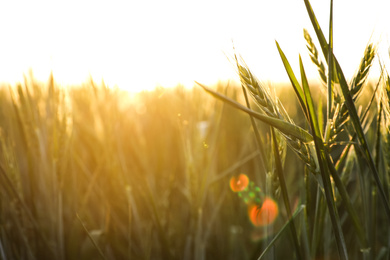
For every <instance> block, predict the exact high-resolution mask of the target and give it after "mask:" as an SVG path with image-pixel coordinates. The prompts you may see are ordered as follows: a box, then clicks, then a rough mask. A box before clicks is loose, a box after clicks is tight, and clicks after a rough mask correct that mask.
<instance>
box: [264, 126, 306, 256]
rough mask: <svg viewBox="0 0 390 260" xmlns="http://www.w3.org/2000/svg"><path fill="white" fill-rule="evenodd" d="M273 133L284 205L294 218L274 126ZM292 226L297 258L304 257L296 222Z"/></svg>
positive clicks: (289, 214)
mask: <svg viewBox="0 0 390 260" xmlns="http://www.w3.org/2000/svg"><path fill="white" fill-rule="evenodd" d="M271 133H272V143H273V151H274V158H275V169H276V174H277V175H278V178H279V183H280V188H281V191H282V196H283V201H284V206H285V207H286V211H287V215H288V218H289V219H292V218H293V217H292V212H291V205H290V199H289V197H288V193H287V185H286V180H285V179H284V174H283V167H282V162H281V160H280V155H279V148H278V142H277V141H276V137H275V131H274V129H273V128H271ZM290 227H291V233H292V237H293V240H294V246H295V250H296V254H297V258H298V259H302V253H301V248H300V246H299V242H298V240H299V238H298V235H297V230H296V228H295V225H294V222H291V225H290Z"/></svg>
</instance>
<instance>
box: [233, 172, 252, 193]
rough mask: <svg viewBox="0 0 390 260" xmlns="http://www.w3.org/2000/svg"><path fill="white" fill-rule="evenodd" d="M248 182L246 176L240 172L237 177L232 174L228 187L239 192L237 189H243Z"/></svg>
mask: <svg viewBox="0 0 390 260" xmlns="http://www.w3.org/2000/svg"><path fill="white" fill-rule="evenodd" d="M248 184H249V179H248V176H246V175H245V174H243V173H241V174H240V175H238V176H237V177H236V176H233V177H232V178H231V179H230V188H231V189H232V191H234V192H239V191H243V190H245V189H246V188H247V187H248Z"/></svg>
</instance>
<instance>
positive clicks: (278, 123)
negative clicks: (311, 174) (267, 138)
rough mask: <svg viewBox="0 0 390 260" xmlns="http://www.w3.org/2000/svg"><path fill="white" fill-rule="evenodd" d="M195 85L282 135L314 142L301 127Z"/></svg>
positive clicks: (203, 86)
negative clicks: (275, 129) (273, 128)
mask: <svg viewBox="0 0 390 260" xmlns="http://www.w3.org/2000/svg"><path fill="white" fill-rule="evenodd" d="M195 83H196V84H198V85H199V86H201V87H202V88H203V89H204V90H206V91H207V92H208V93H210V94H211V95H213V96H214V97H216V98H218V99H220V100H222V101H223V102H225V103H227V104H229V105H231V106H233V107H235V108H237V109H239V110H241V111H243V112H245V113H247V114H249V115H251V116H253V117H254V118H257V119H259V120H261V121H263V122H264V123H266V124H269V125H270V126H273V127H275V128H277V129H278V130H279V131H281V132H282V133H284V134H286V135H290V136H293V137H295V138H297V139H299V140H301V141H302V142H305V143H309V142H312V141H313V136H312V135H311V134H310V133H308V132H307V131H305V130H303V129H302V128H300V127H299V126H296V125H293V124H291V123H289V122H286V121H283V120H280V119H277V118H273V117H269V116H266V115H263V114H260V113H257V112H255V111H253V110H250V109H248V108H247V107H245V106H243V105H241V104H240V103H237V102H236V101H234V100H232V99H230V98H228V97H225V96H223V95H221V94H219V93H217V92H215V91H214V90H211V89H210V88H208V87H206V86H205V85H203V84H201V83H199V82H196V81H195Z"/></svg>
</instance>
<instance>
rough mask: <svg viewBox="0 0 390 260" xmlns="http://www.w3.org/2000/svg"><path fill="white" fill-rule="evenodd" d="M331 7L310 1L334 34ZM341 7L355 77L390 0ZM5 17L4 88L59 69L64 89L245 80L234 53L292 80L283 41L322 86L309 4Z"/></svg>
mask: <svg viewBox="0 0 390 260" xmlns="http://www.w3.org/2000/svg"><path fill="white" fill-rule="evenodd" d="M325 2H326V3H325ZM325 2H324V1H319V0H312V1H311V3H312V6H313V9H314V10H315V12H316V15H317V16H318V20H319V22H320V24H321V25H322V26H323V30H324V33H325V35H327V23H328V15H329V14H328V12H329V11H328V8H329V3H327V2H328V1H325ZM352 4H353V6H354V12H350V10H351V5H352ZM21 6H23V7H21ZM378 7H380V8H378ZM334 8H335V15H334V16H335V18H334V26H335V29H334V36H335V43H334V44H335V48H334V49H335V54H336V55H338V56H339V57H340V58H339V61H340V63H341V65H342V67H343V68H345V73H346V75H347V76H349V77H350V76H352V74H353V72H354V71H355V69H356V68H357V66H358V65H359V62H360V58H361V55H362V54H363V52H364V47H365V45H366V44H367V42H368V40H369V37H370V36H371V34H372V31H373V29H374V27H375V30H376V31H377V32H378V34H382V32H383V31H384V32H385V33H386V30H387V33H388V28H387V27H386V26H384V24H385V22H386V21H387V20H386V18H385V17H386V14H385V11H384V10H385V8H384V1H383V0H374V1H372V2H371V3H370V5H369V6H367V5H366V2H363V1H360V0H358V1H353V2H352V0H349V1H343V2H340V3H339V2H338V1H335V7H334ZM0 10H1V11H0V14H1V15H0V35H1V37H2V39H4V40H3V41H2V45H1V48H0V81H1V82H9V83H15V82H17V81H21V80H23V73H26V72H27V71H28V70H29V69H32V71H33V73H34V76H35V77H37V78H38V79H40V80H46V79H47V78H48V76H49V75H50V72H51V71H52V72H53V75H54V78H55V80H56V81H57V82H59V83H61V84H68V85H69V84H79V83H82V82H85V81H86V80H88V79H89V77H90V76H92V78H93V79H94V80H95V81H101V80H102V79H104V82H105V83H106V84H108V85H109V86H115V85H116V86H119V87H120V88H123V89H128V90H132V91H139V90H141V89H153V88H154V87H156V86H164V87H173V86H176V85H177V84H182V85H184V86H188V87H191V86H193V85H194V80H197V81H199V82H201V83H203V84H213V83H216V82H217V81H218V80H226V79H231V78H233V79H237V75H236V73H235V69H234V65H233V64H232V63H231V62H229V61H228V58H230V59H231V58H232V56H233V54H234V53H233V45H234V46H235V48H236V50H237V52H238V53H239V54H240V55H241V56H242V57H243V59H244V60H245V62H246V63H247V64H248V66H249V67H250V68H251V70H252V71H253V72H254V73H255V74H256V76H258V77H259V78H261V79H262V80H265V81H268V80H269V81H273V82H275V83H278V82H288V78H287V75H286V73H285V71H284V68H283V65H282V64H281V61H280V58H279V54H278V52H277V50H276V47H275V40H277V41H278V42H279V43H280V45H281V47H282V49H283V51H284V52H285V54H286V56H287V58H288V59H289V60H290V63H291V64H292V67H293V70H294V71H299V68H298V62H297V60H298V54H299V53H300V54H301V55H302V58H303V60H304V63H305V64H307V65H306V67H307V73H308V75H309V77H314V78H318V76H317V73H316V69H315V68H314V67H313V66H309V65H311V64H310V63H311V62H310V59H309V57H308V55H307V51H306V47H305V42H304V40H303V34H302V30H303V28H308V29H309V32H310V34H311V35H312V37H313V38H314V37H315V34H314V31H313V30H312V28H311V25H310V21H309V18H308V16H307V14H306V10H305V7H304V4H303V1H298V0H294V1H288V0H277V1H267V2H259V1H253V0H245V1H241V2H240V3H238V2H234V1H213V2H210V1H205V0H201V1H190V2H182V1H177V0H167V1H163V2H161V1H141V2H139V1H129V2H126V3H125V2H122V1H113V2H102V1H83V2H80V1H67V2H53V1H48V0H39V1H34V2H30V1H18V2H14V1H8V2H2V3H1V4H0ZM362 12H364V13H365V14H366V15H365V18H364V19H361V14H362ZM345 16H347V17H348V19H345ZM345 21H348V22H345ZM367 21H370V22H367ZM387 36H388V34H387ZM387 39H388V38H387ZM385 44H388V41H387V42H385Z"/></svg>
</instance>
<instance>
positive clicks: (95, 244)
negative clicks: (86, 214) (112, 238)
mask: <svg viewBox="0 0 390 260" xmlns="http://www.w3.org/2000/svg"><path fill="white" fill-rule="evenodd" d="M76 217H77V219H78V220H79V221H80V223H81V225H82V226H83V229H84V230H85V232H86V233H87V235H88V238H89V239H90V240H91V242H92V244H93V246H94V247H95V248H96V250H97V251H98V252H99V255H100V257H101V258H102V259H104V260H106V259H107V258H106V256H105V255H104V253H103V251H102V250H101V249H100V247H99V246H98V244H97V243H96V241H95V239H93V237H92V236H91V233H89V231H88V229H87V227H86V226H85V224H84V223H83V221H82V220H81V218H80V216H79V214H76Z"/></svg>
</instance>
